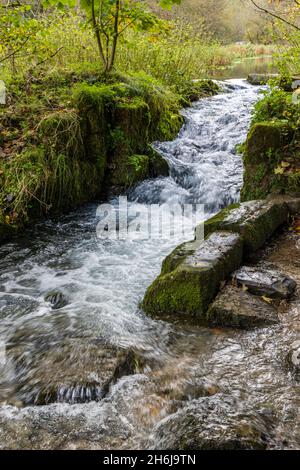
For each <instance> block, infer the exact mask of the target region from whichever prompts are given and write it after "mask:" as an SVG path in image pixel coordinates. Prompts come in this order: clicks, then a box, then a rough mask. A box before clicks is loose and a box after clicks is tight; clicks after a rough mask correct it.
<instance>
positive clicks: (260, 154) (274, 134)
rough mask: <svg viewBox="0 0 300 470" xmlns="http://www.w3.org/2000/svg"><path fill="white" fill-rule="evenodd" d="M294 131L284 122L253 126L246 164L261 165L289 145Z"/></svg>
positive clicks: (249, 137) (247, 142) (263, 123)
mask: <svg viewBox="0 0 300 470" xmlns="http://www.w3.org/2000/svg"><path fill="white" fill-rule="evenodd" d="M293 135H294V131H293V129H292V128H291V127H290V126H289V124H288V123H286V122H282V121H274V122H260V123H256V124H254V125H253V126H252V128H251V130H250V132H249V134H248V137H247V141H246V148H245V159H244V160H245V163H246V164H247V163H248V162H249V161H251V163H260V162H261V161H264V160H266V159H267V160H268V159H269V158H271V156H272V154H274V153H276V152H278V151H281V150H282V147H284V146H285V145H287V144H289V143H290V142H291V140H292V138H293Z"/></svg>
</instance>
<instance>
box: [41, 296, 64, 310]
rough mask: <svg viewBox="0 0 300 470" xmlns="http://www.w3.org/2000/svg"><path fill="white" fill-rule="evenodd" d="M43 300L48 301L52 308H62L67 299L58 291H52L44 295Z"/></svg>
mask: <svg viewBox="0 0 300 470" xmlns="http://www.w3.org/2000/svg"><path fill="white" fill-rule="evenodd" d="M44 300H45V302H49V303H50V304H51V307H52V308H53V310H56V309H59V308H63V307H65V306H66V305H67V303H68V301H67V299H66V298H65V296H64V294H63V293H62V292H59V291H52V292H49V293H48V294H46V295H45V298H44Z"/></svg>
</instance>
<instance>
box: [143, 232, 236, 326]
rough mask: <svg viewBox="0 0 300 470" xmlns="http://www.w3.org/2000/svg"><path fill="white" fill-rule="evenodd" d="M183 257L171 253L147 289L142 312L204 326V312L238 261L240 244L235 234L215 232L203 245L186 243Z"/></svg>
mask: <svg viewBox="0 0 300 470" xmlns="http://www.w3.org/2000/svg"><path fill="white" fill-rule="evenodd" d="M187 246H188V249H187V250H184V249H183V248H182V253H184V254H183V255H180V256H179V257H178V252H177V251H176V250H175V252H174V261H172V255H171V256H170V258H171V259H169V262H168V263H167V265H168V266H170V268H173V267H174V268H175V269H174V270H173V271H171V272H167V269H168V268H167V265H165V266H164V270H163V273H162V274H161V276H160V277H158V278H157V279H156V281H154V283H153V284H152V285H151V286H150V287H149V288H148V290H147V292H146V295H145V297H144V300H143V304H142V306H143V308H144V310H145V311H146V312H147V313H150V314H152V315H163V316H165V315H170V316H174V315H183V316H193V317H196V319H197V321H198V322H199V323H202V324H203V323H204V324H205V322H206V317H205V312H206V310H207V308H208V306H209V304H210V302H211V301H212V300H213V299H214V296H215V295H216V293H217V291H218V288H219V285H220V282H221V281H223V280H224V279H225V278H226V276H228V275H229V274H230V273H231V272H232V271H233V270H234V269H236V268H237V267H238V266H239V265H240V263H241V260H242V240H241V237H240V236H239V235H238V234H235V233H230V232H215V233H213V234H212V235H210V236H209V237H208V238H207V239H206V240H205V241H204V242H201V241H196V242H195V243H194V244H192V243H188V244H187Z"/></svg>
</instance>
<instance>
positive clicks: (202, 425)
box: [148, 394, 268, 450]
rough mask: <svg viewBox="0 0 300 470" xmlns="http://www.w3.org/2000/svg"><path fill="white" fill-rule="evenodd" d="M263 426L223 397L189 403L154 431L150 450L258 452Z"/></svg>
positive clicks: (249, 412) (262, 445)
mask: <svg viewBox="0 0 300 470" xmlns="http://www.w3.org/2000/svg"><path fill="white" fill-rule="evenodd" d="M267 438H268V431H267V424H266V423H265V420H264V419H263V418H262V417H261V416H260V415H259V414H258V413H257V412H253V411H252V410H249V409H247V408H244V407H242V406H241V405H239V404H238V403H237V402H236V401H235V400H234V399H233V398H231V397H228V396H226V395H223V394H217V395H214V396H213V397H205V398H200V399H197V400H193V401H191V402H190V403H189V404H188V405H186V406H184V407H183V408H181V409H180V410H179V411H177V413H174V414H173V415H171V416H168V417H167V418H165V419H163V420H162V421H160V422H159V423H158V425H157V426H156V427H155V428H154V432H153V435H152V439H151V441H150V442H149V443H148V447H149V448H150V449H152V448H155V449H160V450H173V449H174V450H175V449H176V450H254V449H256V450H262V449H265V448H266V447H267Z"/></svg>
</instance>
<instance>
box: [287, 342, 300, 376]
mask: <svg viewBox="0 0 300 470" xmlns="http://www.w3.org/2000/svg"><path fill="white" fill-rule="evenodd" d="M287 363H288V366H289V368H290V369H291V371H292V372H293V373H295V374H296V377H297V378H299V379H300V340H299V341H295V342H294V343H293V344H292V347H291V350H290V351H289V353H288V355H287Z"/></svg>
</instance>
